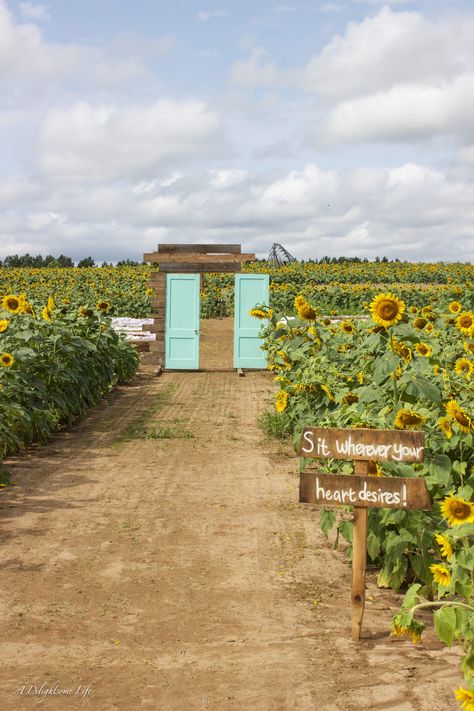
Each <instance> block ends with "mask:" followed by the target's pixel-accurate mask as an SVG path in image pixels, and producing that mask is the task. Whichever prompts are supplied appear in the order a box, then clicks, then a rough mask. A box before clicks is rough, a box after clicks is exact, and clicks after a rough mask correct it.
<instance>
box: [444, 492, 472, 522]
mask: <svg viewBox="0 0 474 711" xmlns="http://www.w3.org/2000/svg"><path fill="white" fill-rule="evenodd" d="M441 516H442V517H443V518H444V519H446V521H447V522H448V523H449V525H450V526H460V525H461V524H463V523H474V504H472V503H471V502H470V501H465V500H464V499H462V498H461V497H459V496H455V495H454V494H449V495H448V496H447V497H446V498H445V499H444V501H443V503H442V504H441Z"/></svg>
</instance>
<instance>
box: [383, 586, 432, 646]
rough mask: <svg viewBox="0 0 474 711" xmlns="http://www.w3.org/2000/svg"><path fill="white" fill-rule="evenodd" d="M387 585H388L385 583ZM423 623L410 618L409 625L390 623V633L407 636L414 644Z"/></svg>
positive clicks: (419, 634) (421, 630)
mask: <svg viewBox="0 0 474 711" xmlns="http://www.w3.org/2000/svg"><path fill="white" fill-rule="evenodd" d="M387 587H388V585H387ZM423 629H424V625H423V624H422V623H420V622H417V621H416V620H412V621H411V623H410V626H409V627H403V626H402V625H399V624H397V623H396V622H394V623H392V628H391V630H390V635H391V636H392V637H409V638H410V639H411V641H412V642H413V644H416V643H417V642H419V641H420V639H421V633H422V632H423Z"/></svg>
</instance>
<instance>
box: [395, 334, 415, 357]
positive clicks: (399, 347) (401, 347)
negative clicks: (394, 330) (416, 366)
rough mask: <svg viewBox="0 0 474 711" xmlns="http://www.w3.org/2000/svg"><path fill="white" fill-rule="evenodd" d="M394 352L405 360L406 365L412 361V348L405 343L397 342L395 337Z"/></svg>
mask: <svg viewBox="0 0 474 711" xmlns="http://www.w3.org/2000/svg"><path fill="white" fill-rule="evenodd" d="M392 350H393V352H394V353H396V354H397V355H399V356H400V357H401V358H403V360H404V361H405V362H406V363H409V362H410V361H411V358H412V354H411V348H409V347H408V346H407V345H406V344H405V343H402V342H401V341H399V340H397V339H396V338H395V336H394V337H393V338H392Z"/></svg>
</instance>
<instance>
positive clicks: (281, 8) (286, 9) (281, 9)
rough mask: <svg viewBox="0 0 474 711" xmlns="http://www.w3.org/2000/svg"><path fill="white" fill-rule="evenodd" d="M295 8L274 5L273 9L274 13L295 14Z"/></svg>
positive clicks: (292, 6)
mask: <svg viewBox="0 0 474 711" xmlns="http://www.w3.org/2000/svg"><path fill="white" fill-rule="evenodd" d="M296 10H297V8H296V7H295V6H294V5H276V7H274V8H273V11H274V12H282V13H286V12H296Z"/></svg>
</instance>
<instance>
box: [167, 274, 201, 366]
mask: <svg viewBox="0 0 474 711" xmlns="http://www.w3.org/2000/svg"><path fill="white" fill-rule="evenodd" d="M199 289H200V277H199V274H167V275H166V324H165V368H179V369H184V370H197V369H198V368H199Z"/></svg>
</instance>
